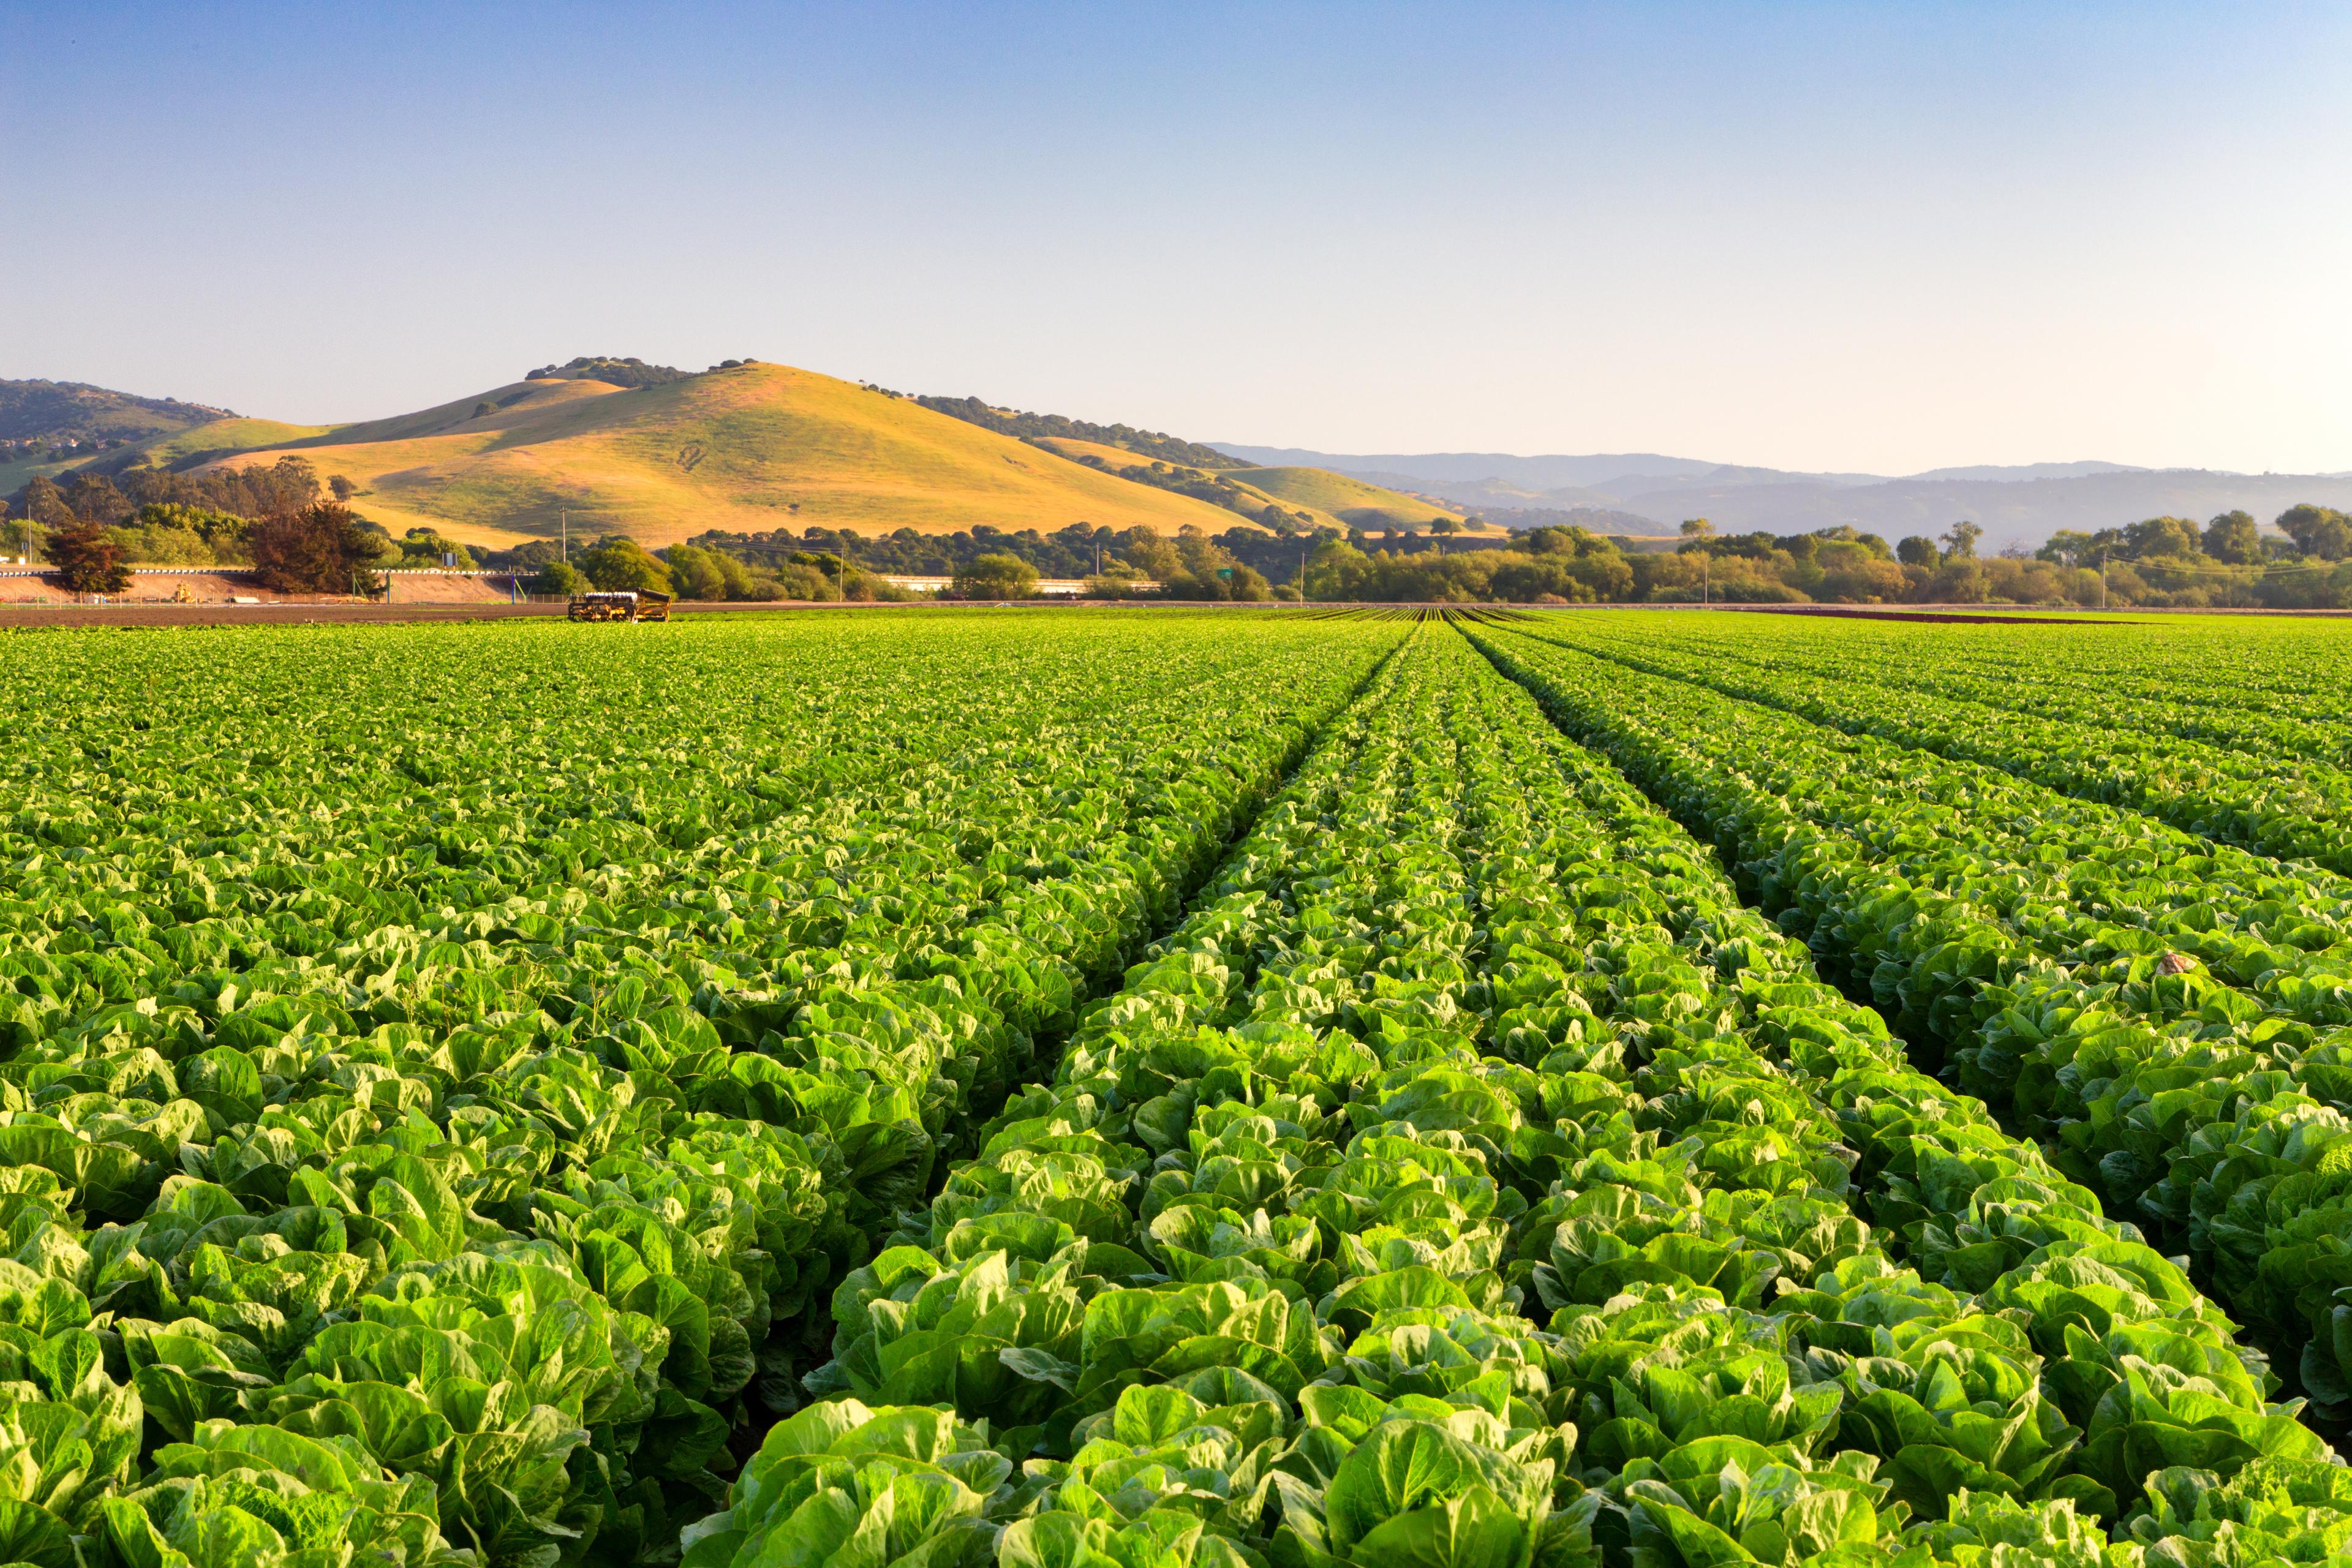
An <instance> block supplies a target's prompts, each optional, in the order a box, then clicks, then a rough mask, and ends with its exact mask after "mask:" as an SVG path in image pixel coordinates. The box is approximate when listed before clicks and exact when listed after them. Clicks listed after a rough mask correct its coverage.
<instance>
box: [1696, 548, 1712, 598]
mask: <svg viewBox="0 0 2352 1568" xmlns="http://www.w3.org/2000/svg"><path fill="white" fill-rule="evenodd" d="M1714 595H1715V557H1714V556H1712V555H1709V554H1708V553H1707V552H1706V551H1704V550H1702V551H1700V552H1698V607H1699V608H1700V609H1702V610H1703V609H1706V607H1707V605H1708V604H1709V603H1710V602H1711V600H1712V599H1713V597H1714Z"/></svg>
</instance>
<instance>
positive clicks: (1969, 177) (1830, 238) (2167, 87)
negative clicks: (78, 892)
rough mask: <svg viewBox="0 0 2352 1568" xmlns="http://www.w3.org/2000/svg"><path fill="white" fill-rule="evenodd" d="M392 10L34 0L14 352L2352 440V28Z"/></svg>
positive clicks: (1790, 12)
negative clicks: (759, 371)
mask: <svg viewBox="0 0 2352 1568" xmlns="http://www.w3.org/2000/svg"><path fill="white" fill-rule="evenodd" d="M369 9H371V8H362V7H358V6H345V5H284V6H272V5H253V4H247V5H218V6H197V5H184V6H161V5H159V6H152V7H147V6H110V5H87V6H76V7H64V6H58V5H47V4H38V5H37V4H31V3H28V0H0V36H5V37H7V38H9V39H10V40H11V44H10V47H8V50H7V54H8V57H9V58H8V59H7V62H6V64H5V68H0V159H5V168H6V170H7V174H6V177H5V196H0V219H5V227H6V234H5V239H0V375H19V376H21V375H37V376H51V377H57V378H61V379H71V380H82V381H91V382H97V383H100V384H106V385H111V386H118V387H121V388H124V389H126V390H131V391H138V392H147V393H153V394H169V395H176V396H181V397H186V398H191V399H195V400H200V401H205V402H214V403H223V404H226V405H231V406H234V407H236V409H238V410H239V411H240V412H246V413H255V414H266V415H270V416H278V417H285V418H294V419H302V420H321V421H323V420H329V419H351V418H359V417H366V416H377V415H383V414H390V413H394V412H398V411H402V410H404V409H408V408H412V407H415V406H420V405H426V404H431V403H436V402H441V401H446V400H449V399H454V398H457V397H461V396H466V395H471V394H473V393H475V392H478V391H479V390H482V389H485V388H488V387H489V386H493V385H496V384H500V383H502V382H506V381H509V380H513V379H515V378H517V377H519V376H520V374H522V373H523V372H524V371H525V370H526V369H528V368H530V367H531V366H534V365H538V364H542V363H547V362H549V361H551V360H561V359H567V358H569V357H571V356H572V355H573V354H575V353H622V354H629V353H634V354H638V355H641V356H643V357H645V358H646V359H648V360H654V361H657V362H662V363H674V364H680V365H686V366H689V367H693V368H700V367H701V366H703V365H705V364H708V363H713V362H714V361H716V360H719V359H720V358H724V357H730V356H736V355H743V354H751V355H755V356H757V357H760V358H762V359H772V360H782V361H786V362H789V363H797V364H803V365H807V366H810V367H813V368H814V369H818V370H823V371H827V372H830V373H833V374H839V375H844V376H850V377H856V378H861V379H868V380H873V381H877V382H880V383H882V384H886V385H889V386H893V387H898V388H900V389H902V390H907V391H919V392H942V393H955V394H963V393H978V394H981V395H985V396H987V397H989V398H991V399H992V400H995V401H998V402H1003V403H1010V404H1014V405H1020V406H1024V407H1029V408H1037V409H1044V410H1049V411H1054V412H1060V413H1067V414H1071V415H1076V416H1083V417H1090V418H1096V419H1102V420H1113V419H1125V420H1128V421H1130V422H1133V423H1136V424H1140V425H1147V426H1154V427H1160V428H1166V429H1169V430H1172V431H1175V432H1177V433H1179V434H1182V435H1185V436H1189V437H1196V438H1214V439H1225V440H1233V441H1249V442H1259V443H1265V444H1278V445H1295V446H1304V447H1321V448H1323V449H1327V450H1348V451H1365V450H1374V451H1379V450H1389V451H1395V450H1407V451H1412V450H1441V449H1459V448H1477V449H1500V450H1516V451H1522V452H1531V451H1570V452H1583V451H1618V450H1662V451H1667V452H1673V453H1678V454H1685V455H1689V456H1696V457H1706V458H1717V459H1720V460H1726V461H1734V462H1752V463H1764V464H1770V465H1773V466H1777V467H1804V468H1855V469H1867V470H1874V471H1881V472H1900V471H1909V470H1914V469H1918V468H1927V467H1931V466H1937V465H1944V464H1956V463H1971V462H2025V461H2034V460H2042V459H2071V458H2109V459H2112V460H2116V461H2121V462H2136V463H2147V464H2155V465H2167V466H2170V465H2208V466H2215V467H2228V468H2245V469H2252V470H2261V469H2264V468H2274V469H2279V470H2289V469H2296V470H2306V469H2315V468H2317V469H2341V468H2352V368H2347V367H2352V199H2347V198H2352V92H2347V90H2346V84H2347V82H2352V7H2347V6H2344V5H2304V6H2297V5H2242V6H2241V5H2226V6H2225V5H2193V6H2191V5H2122V4H2113V5H2069V6H2059V5H2049V4H2034V5H2015V6H1997V5H1985V6H1960V5H1924V4H1922V5H1814V6H1766V5H1748V6H1723V7H1710V6H1693V7H1675V6H1667V5H1642V6H1632V5H1628V6H1622V7H1613V6H1595V7H1584V6H1574V5H1523V6H1513V5H1425V6H1393V7H1391V6H1381V5H1329V6H1316V5H1234V6H1219V5H1183V6H1164V7H1150V8H1147V7H1142V6H1136V5H1096V6H1054V5H1035V6H1019V7H998V6H992V5H856V6H848V5H845V6H838V7H834V6H809V7H788V6H745V7H740V8H736V7H727V6H711V7H689V6H683V5H642V4H637V5H625V6H612V7H609V8H606V7H597V6H592V5H560V6H559V5H546V6H534V5H506V4H496V5H480V4H470V5H451V6H446V7H441V6H420V5H386V6H383V7H382V8H381V9H380V11H377V12H376V14H367V13H368V10H369ZM20 44H22V45H27V46H29V47H17V46H18V45H20Z"/></svg>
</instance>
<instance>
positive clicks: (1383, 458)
mask: <svg viewBox="0 0 2352 1568" xmlns="http://www.w3.org/2000/svg"><path fill="white" fill-rule="evenodd" d="M1214 445H1215V446H1216V447H1217V448H1218V449H1219V450H1220V451H1224V452H1230V453H1232V454H1233V455H1234V457H1237V458H1247V459H1248V460H1250V461H1252V462H1258V463H1293V464H1303V465H1312V466H1314V467H1318V468H1330V469H1333V470H1335V471H1337V472H1339V473H1343V474H1352V475H1355V476H1357V477H1358V478H1360V479H1369V480H1370V481H1372V482H1373V483H1375V484H1380V485H1386V486H1388V487H1389V488H1390V489H1400V490H1407V491H1412V492H1417V493H1420V494H1423V495H1429V496H1434V497H1437V498H1439V499H1440V500H1448V501H1452V502H1454V503H1455V504H1456V505H1460V506H1465V507H1470V508H1473V509H1475V510H1478V511H1479V512H1481V513H1483V514H1484V515H1485V516H1486V517H1487V518H1489V519H1491V520H1493V521H1496V522H1501V523H1504V524H1507V525H1510V526H1515V527H1532V526H1535V525H1536V524H1537V523H1538V522H1549V521H1559V519H1558V516H1557V515H1556V514H1559V513H1562V512H1575V511H1592V512H1596V513H1600V512H1605V513H1609V514H1611V516H1612V520H1613V521H1612V526H1610V527H1609V528H1607V529H1606V530H1605V531H1611V532H1643V531H1646V532H1653V533H1671V532H1674V531H1675V530H1676V529H1677V528H1678V527H1679V526H1680V525H1681V523H1682V521H1683V520H1684V519H1685V518H1693V517H1704V518H1706V519H1707V520H1708V521H1710V522H1712V523H1714V524H1715V527H1716V531H1717V532H1718V533H1746V532H1751V531H1756V530H1759V529H1762V530H1765V531H1769V532H1772V533H1801V532H1805V531H1810V530H1812V529H1817V528H1832V527H1836V526H1839V525H1841V524H1846V525H1851V526H1853V527H1854V528H1859V529H1863V530H1865V531H1869V532H1873V533H1878V534H1883V535H1885V537H1886V538H1888V539H1890V540H1893V539H1899V538H1901V537H1902V536H1903V535H1905V534H1909V533H1922V534H1930V535H1933V534H1937V533H1940V532H1942V531H1944V530H1946V529H1948V528H1949V527H1950V526H1951V525H1952V524H1953V523H1955V522H1958V521H1961V520H1963V519H1966V520H1968V521H1972V522H1975V523H1977V524H1978V525H1979V526H1980V527H1981V528H1983V529H1984V531H1985V545H1986V547H1988V548H1990V549H1999V548H2000V547H2002V546H2004V545H2011V544H2021V545H2033V544H2039V543H2040V542H2042V540H2044V539H2047V538H2048V537H2049V536H2050V535H2051V534H2052V533H2053V532H2054V531H2056V530H2058V529H2062V528H2075V529H2083V530H2085V531H2088V530H2092V529H2098V528H2111V527H2114V526H2116V525H2117V524H2120V523H2126V522H2136V521H2138V520H2140V519H2141V518H2144V517H2158V516H2173V517H2188V518H2194V519H2197V520H2198V521H2203V520H2205V519H2207V518H2210V517H2212V516H2214V515H2215V514H2216V513H2219V512H2224V511H2229V510H2234V509H2239V508H2242V509H2244V510H2247V511H2250V512H2252V513H2253V514H2254V516H2255V517H2256V518H2258V519H2261V520H2262V521H2264V522H2267V521H2269V520H2270V519H2272V518H2273V517H2275V516H2277V515H2278V514H2279V513H2280V512H2282V511H2284V510H2286V509H2287V508H2288V507H2291V506H2293V505H2294V504H2295V503H2296V502H2298V501H2314V502H2316V503H2318V504H2320V505H2322V506H2333V507H2337V508H2343V507H2346V506H2352V473H2328V474H2233V473H2226V472H2221V471H2218V470H2215V469H2210V468H2132V467H2129V466H2127V465H2126V464H2122V463H2103V462H2073V463H2024V464H2018V465H2014V466H1998V465H1991V464H1980V465H1975V466H1970V467H1965V468H1933V469H1929V470H1928V471H1927V472H1926V473H1920V474H1910V475H1906V476H1901V477H1895V476H1890V475H1885V474H1860V473H1804V472H1797V471H1791V470H1789V469H1782V468H1752V467H1744V466H1740V465H1737V464H1728V463H1709V462H1706V461H1703V460H1701V459H1698V458H1670V457H1666V456H1664V455H1663V454H1660V453H1655V452H1622V453H1613V454H1594V455H1589V456H1570V455H1565V454H1554V455H1545V456H1538V457H1519V456H1517V455H1514V454H1511V453H1507V452H1425V453H1399V452H1381V453H1358V454H1347V453H1334V452H1312V451H1306V450H1302V449H1300V448H1297V447H1253V446H1249V445H1246V444H1244V443H1241V442H1234V441H1219V442H1216V443H1214ZM1538 514H1545V515H1538ZM1629 515H1630V517H1631V519H1632V520H1633V521H1636V522H1639V521H1646V522H1647V523H1648V524H1649V525H1650V526H1649V527H1647V528H1646V529H1642V528H1635V527H1632V526H1626V525H1625V523H1624V520H1625V519H1626V518H1627V517H1628V516H1629ZM1588 526H1591V525H1590V524H1588Z"/></svg>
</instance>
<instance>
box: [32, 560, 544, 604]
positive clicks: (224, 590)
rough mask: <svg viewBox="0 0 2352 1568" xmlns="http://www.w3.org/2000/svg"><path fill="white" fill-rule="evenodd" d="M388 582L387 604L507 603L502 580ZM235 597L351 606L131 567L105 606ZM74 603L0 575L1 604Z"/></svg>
mask: <svg viewBox="0 0 2352 1568" xmlns="http://www.w3.org/2000/svg"><path fill="white" fill-rule="evenodd" d="M391 581H392V602H393V603H394V604H395V605H405V604H413V605H503V604H506V603H507V602H508V590H507V584H506V579H504V578H503V577H498V578H483V577H463V576H457V575H455V574H448V575H445V574H441V573H437V572H401V573H395V574H391ZM236 599H253V600H257V601H259V602H260V604H262V605H304V604H312V603H328V604H342V603H349V602H352V601H349V600H347V599H345V598H344V597H342V596H341V595H334V596H327V595H289V594H279V593H275V592H273V591H271V590H270V589H268V588H265V587H263V586H262V585H261V584H258V583H257V582H255V581H254V580H253V579H252V578H251V577H249V576H247V575H244V574H233V573H227V572H204V571H187V572H159V571H140V570H137V569H133V571H132V573H131V586H130V588H129V589H128V590H127V591H125V592H123V593H121V594H116V595H110V598H109V600H108V605H107V607H112V606H114V605H177V606H181V607H185V606H186V605H198V606H202V605H228V604H230V603H231V602H232V601H234V600H236ZM75 603H76V598H75V595H72V594H69V593H68V592H67V591H66V590H65V589H64V588H63V587H61V586H59V585H58V584H57V583H56V582H55V581H54V580H52V579H50V578H47V577H43V576H35V575H32V574H22V575H18V574H9V575H6V576H0V606H8V605H73V604H75ZM240 607H241V608H251V607H253V606H251V605H246V606H240Z"/></svg>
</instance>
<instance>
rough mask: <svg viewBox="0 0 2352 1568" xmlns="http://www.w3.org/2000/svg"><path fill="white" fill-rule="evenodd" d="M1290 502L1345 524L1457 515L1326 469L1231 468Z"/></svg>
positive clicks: (1422, 521) (1411, 524) (1421, 522)
mask: <svg viewBox="0 0 2352 1568" xmlns="http://www.w3.org/2000/svg"><path fill="white" fill-rule="evenodd" d="M1232 477H1233V478H1234V479H1245V480H1247V481H1248V482H1249V483H1250V484H1251V485H1252V486H1254V487H1255V488H1256V489H1261V490H1263V491H1265V493H1266V494H1268V495H1270V496H1274V497H1276V498H1277V499H1278V500H1284V501H1286V502H1288V503H1289V504H1291V505H1292V506H1304V507H1312V508H1313V509H1314V510H1317V511H1320V512H1326V513H1328V514H1329V515H1330V516H1333V517H1336V518H1338V519H1339V521H1340V523H1341V524H1342V525H1343V526H1346V527H1351V528H1381V529H1388V528H1403V529H1414V530H1418V529H1422V528H1425V527H1427V526H1428V525H1429V524H1431V523H1433V522H1434V521H1437V520H1438V519H1439V518H1451V519H1453V520H1454V521H1456V522H1459V521H1461V520H1462V514H1461V513H1460V512H1459V511H1456V510H1454V509H1452V508H1450V507H1444V506H1439V505H1436V504H1434V503H1433V502H1430V501H1425V500H1419V499H1418V498H1416V497H1413V496H1409V495H1405V494H1402V493H1401V492H1399V491H1396V490H1392V489H1386V488H1384V487H1382V486H1380V485H1375V484H1368V483H1366V482H1365V481H1364V480H1362V479H1353V478H1350V477H1349V475H1346V474H1341V473H1335V472H1333V471H1332V470H1331V469H1329V468H1241V469H1236V470H1235V471H1234V474H1233V476H1232Z"/></svg>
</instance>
